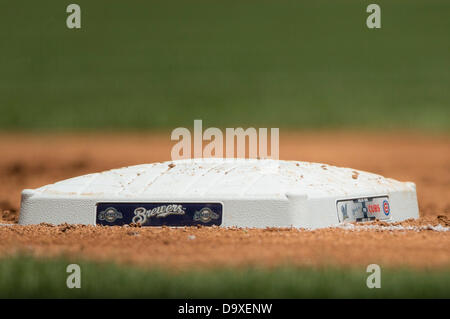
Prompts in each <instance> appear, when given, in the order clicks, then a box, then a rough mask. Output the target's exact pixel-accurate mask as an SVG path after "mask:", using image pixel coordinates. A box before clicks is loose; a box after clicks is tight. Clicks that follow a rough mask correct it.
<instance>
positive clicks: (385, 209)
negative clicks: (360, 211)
mask: <svg viewBox="0 0 450 319" xmlns="http://www.w3.org/2000/svg"><path fill="white" fill-rule="evenodd" d="M383 212H384V214H385V215H386V216H388V215H389V213H390V212H391V208H390V207H389V202H388V201H387V200H384V201H383Z"/></svg>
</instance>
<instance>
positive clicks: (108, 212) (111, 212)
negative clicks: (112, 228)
mask: <svg viewBox="0 0 450 319" xmlns="http://www.w3.org/2000/svg"><path fill="white" fill-rule="evenodd" d="M97 218H98V219H99V220H104V221H107V222H108V223H114V222H115V221H116V220H117V219H122V218H123V216H122V213H121V212H119V211H118V210H117V209H115V208H114V207H109V208H107V209H105V210H104V211H101V212H100V213H98V217H97Z"/></svg>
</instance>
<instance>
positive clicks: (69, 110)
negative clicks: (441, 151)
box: [0, 0, 450, 131]
mask: <svg viewBox="0 0 450 319" xmlns="http://www.w3.org/2000/svg"><path fill="white" fill-rule="evenodd" d="M72 2H75V3H78V4H79V5H80V6H81V10H82V29H80V30H70V29H68V28H67V27H66V22H65V21H66V17H67V16H68V14H67V13H66V6H67V5H68V4H70V3H72ZM372 2H373V1H361V0H343V1H335V0H319V1H316V0H314V1H311V0H310V1H298V0H297V1H295V0H271V1H268V0H226V1H225V0H216V1H210V0H209V1H208V0H192V1H183V0H168V1H135V0H133V1H124V0H122V1H117V0H108V1H106V0H105V1H103V0H102V1H98V0H95V1H92V0H90V1H87V0H77V1H58V0H53V1H49V0H40V1H21V0H14V1H12V0H2V1H1V3H0V128H1V130H3V131H10V130H79V129H82V130H85V129H89V130H105V129H106V130H135V129H137V130H141V129H145V130H157V129H164V128H175V127H177V126H186V127H192V125H193V120H194V119H197V118H198V119H203V122H204V126H219V127H226V126H228V127H236V126H256V127H287V128H293V129H308V128H329V127H331V128H336V127H338V128H343V127H352V128H369V129H386V128H406V129H424V130H437V131H449V130H450V36H449V31H450V19H449V12H450V1H448V0H422V1H418V0H396V1H384V0H383V1H381V0H379V1H376V3H378V4H379V5H380V6H381V19H382V28H381V29H378V30H370V29H368V28H367V27H366V22H365V21H366V18H367V16H368V15H369V14H368V13H366V7H367V5H368V4H369V3H372Z"/></svg>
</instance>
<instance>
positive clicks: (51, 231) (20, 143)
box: [0, 132, 450, 268]
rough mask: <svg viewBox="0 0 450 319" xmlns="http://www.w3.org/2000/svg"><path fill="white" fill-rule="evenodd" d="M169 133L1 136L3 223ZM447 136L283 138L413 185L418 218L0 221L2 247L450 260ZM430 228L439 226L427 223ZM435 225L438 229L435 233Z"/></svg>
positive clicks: (163, 143) (114, 256) (183, 257)
mask: <svg viewBox="0 0 450 319" xmlns="http://www.w3.org/2000/svg"><path fill="white" fill-rule="evenodd" d="M169 136H170V135H169V134H168V133H167V134H120V135H119V134H109V135H108V134H103V135H98V134H96V135H88V134H84V135H58V136H51V135H32V134H14V135H13V134H3V135H0V147H1V150H2V156H1V157H0V181H1V182H0V211H1V212H2V215H1V216H0V217H1V219H0V223H11V224H14V223H16V222H17V217H18V213H19V205H20V192H21V190H22V189H24V188H36V187H39V186H42V185H45V184H48V183H53V182H56V181H58V180H61V179H65V178H69V177H73V176H77V175H81V174H86V173H92V172H96V171H102V170H105V169H111V168H118V167H122V166H127V165H134V164H142V163H148V162H155V161H164V160H168V159H169V158H170V148H171V146H172V145H173V142H171V141H170V139H169ZM449 146H450V137H449V136H448V135H446V136H437V135H419V134H411V133H392V132H390V133H383V134H379V133H367V132H366V133H360V132H321V133H307V132H305V133H286V134H283V132H282V134H281V136H280V158H281V159H288V160H304V161H313V162H323V163H328V164H332V165H337V166H345V167H352V168H355V169H360V170H365V171H370V172H374V173H378V174H381V175H384V176H386V177H392V178H395V179H398V180H401V181H413V182H415V183H416V184H417V191H418V197H419V207H420V213H421V219H420V220H418V221H411V222H404V223H401V224H400V225H395V226H401V227H397V228H395V227H390V226H392V225H384V224H379V225H377V226H375V225H374V227H372V228H369V229H361V228H356V229H354V228H345V229H324V230H316V231H305V230H297V229H282V230H278V229H265V230H254V229H253V230H252V229H221V228H180V229H171V228H156V229H150V228H134V227H113V228H108V227H91V226H89V227H88V226H70V225H60V226H53V227H52V226H50V225H39V226H26V227H24V226H17V225H14V226H5V227H1V228H0V254H1V255H5V254H14V253H17V252H23V251H24V252H27V253H31V254H36V255H61V254H63V255H66V254H67V255H70V256H81V257H85V258H88V259H100V260H117V261H120V262H124V263H137V264H141V265H161V266H171V267H174V268H183V267H184V266H190V267H193V266H199V267H201V266H219V265H228V266H239V265H250V264H251V265H264V266H275V265H279V264H285V263H290V264H292V263H294V264H297V265H328V264H339V265H367V264H369V263H380V264H383V265H392V266H400V265H410V266H414V267H420V268H421V267H442V266H449V265H450V232H449V231H442V230H448V227H450V196H449V195H450V147H449ZM428 226H435V227H434V228H433V227H428ZM439 230H441V231H439Z"/></svg>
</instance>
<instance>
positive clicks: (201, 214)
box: [194, 207, 219, 223]
mask: <svg viewBox="0 0 450 319" xmlns="http://www.w3.org/2000/svg"><path fill="white" fill-rule="evenodd" d="M218 218H219V214H216V213H214V212H213V211H212V210H211V209H210V208H208V207H205V208H203V209H201V210H200V211H196V212H195V214H194V221H198V222H202V223H209V222H210V221H211V220H213V219H218Z"/></svg>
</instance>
